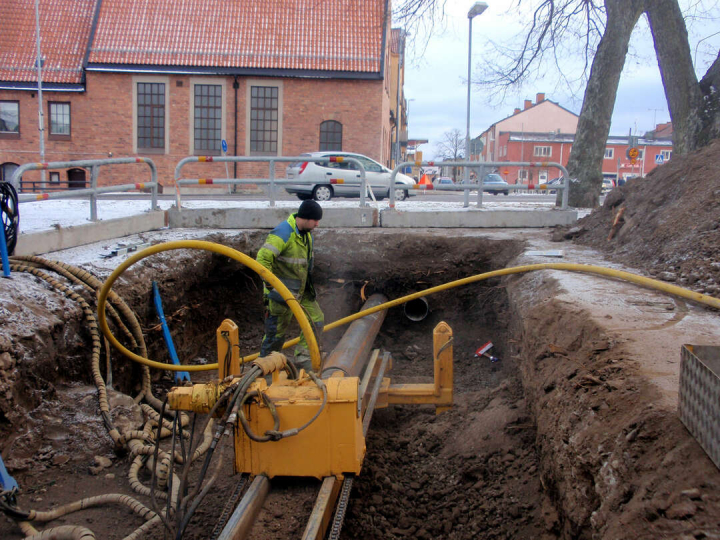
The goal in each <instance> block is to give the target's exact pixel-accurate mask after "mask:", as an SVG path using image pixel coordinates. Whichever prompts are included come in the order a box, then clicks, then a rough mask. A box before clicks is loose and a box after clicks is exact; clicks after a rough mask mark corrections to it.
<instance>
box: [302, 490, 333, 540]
mask: <svg viewBox="0 0 720 540" xmlns="http://www.w3.org/2000/svg"><path fill="white" fill-rule="evenodd" d="M339 492H340V483H339V482H338V480H337V478H335V477H334V476H326V477H325V479H324V480H323V483H322V486H321V487H320V493H319V494H318V496H317V500H316V501H315V506H314V507H313V511H312V514H311V515H310V519H309V520H308V522H307V525H306V526H305V532H304V533H303V535H302V540H322V538H324V537H325V533H326V532H327V528H328V524H329V523H330V518H332V510H333V508H334V507H335V502H336V501H337V497H338V494H339Z"/></svg>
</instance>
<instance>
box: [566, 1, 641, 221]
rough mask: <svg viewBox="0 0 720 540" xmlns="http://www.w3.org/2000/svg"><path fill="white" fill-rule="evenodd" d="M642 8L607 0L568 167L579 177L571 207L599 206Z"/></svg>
mask: <svg viewBox="0 0 720 540" xmlns="http://www.w3.org/2000/svg"><path fill="white" fill-rule="evenodd" d="M643 8H644V2H643V1H642V0H605V9H606V11H607V24H606V26H605V32H604V33H603V36H602V39H601V40H600V44H599V45H598V50H597V52H596V53H595V58H594V59H593V63H592V68H591V70H590V79H589V80H588V85H587V88H586V89H585V97H584V99H583V105H582V110H581V111H580V119H579V120H578V126H577V132H576V134H575V142H574V143H573V147H572V151H571V153H570V159H569V161H568V166H567V168H568V172H569V174H570V178H573V179H577V181H576V182H572V185H571V186H570V197H569V204H570V206H575V207H584V208H588V207H589V208H594V207H596V206H597V205H598V199H599V196H600V189H601V188H602V161H603V158H604V157H605V146H606V144H607V137H608V133H609V132H610V119H611V118H612V112H613V108H614V107H615V97H616V95H617V88H618V83H619V82H620V74H621V73H622V69H623V66H624V65H625V56H626V54H627V50H628V43H629V41H630V34H632V31H633V28H635V24H636V23H637V20H638V18H639V17H640V15H641V14H642V12H643Z"/></svg>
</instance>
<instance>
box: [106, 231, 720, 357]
mask: <svg viewBox="0 0 720 540" xmlns="http://www.w3.org/2000/svg"><path fill="white" fill-rule="evenodd" d="M184 242H190V243H192V242H195V243H202V244H209V245H212V246H216V244H213V243H211V242H200V241H192V240H186V241H184ZM176 243H177V242H170V244H176ZM164 245H165V244H159V245H158V246H153V248H156V247H160V246H164ZM185 247H192V246H185ZM220 247H223V246H220ZM153 248H148V249H153ZM167 249H179V248H167ZM167 249H164V250H159V251H167ZM200 249H205V247H202V248H200ZM226 249H229V248H226ZM145 251H147V250H145ZM145 251H141V252H140V253H138V254H136V255H135V256H134V258H136V260H139V258H144V257H139V256H143V254H144V253H145ZM210 251H214V250H210ZM231 251H233V252H235V253H237V254H238V255H243V254H242V253H240V252H238V251H235V250H231ZM144 256H147V255H144ZM138 257H139V258H138ZM243 257H245V258H247V256H246V255H243ZM233 258H234V257H233ZM131 260H132V258H131V259H128V261H126V262H125V268H127V267H128V266H130V264H132V263H131V262H130V261H131ZM236 260H239V259H236ZM250 260H251V261H253V262H255V261H254V260H252V259H250ZM133 262H135V261H133ZM241 262H242V261H241ZM120 268H121V267H118V270H120ZM118 270H116V272H118ZM263 270H265V271H266V272H267V270H266V269H265V268H264V267H263ZM535 270H564V271H567V272H578V273H585V274H594V275H598V276H602V277H606V278H612V279H621V280H624V281H628V282H630V283H635V284H636V285H640V286H642V287H646V288H649V289H655V290H658V291H661V292H664V293H667V294H672V295H675V296H679V297H681V298H685V299H686V300H692V301H693V302H698V303H700V304H704V305H706V306H709V307H713V308H716V309H720V299H718V298H715V297H713V296H708V295H706V294H702V293H698V292H695V291H691V290H689V289H684V288H683V287H678V286H677V285H671V284H670V283H665V282H664V281H658V280H657V279H652V278H648V277H644V276H639V275H637V274H633V273H631V272H625V271H623V270H615V269H612V268H606V267H604V266H596V265H592V264H575V263H542V264H528V265H523V266H513V267H511V268H503V269H501V270H493V271H492V272H485V273H483V274H476V275H474V276H470V277H466V278H463V279H458V280H455V281H451V282H449V283H445V284H443V285H438V286H437V287H431V288H429V289H425V290H424V291H419V292H416V293H413V294H409V295H407V296H403V297H401V298H397V299H396V300H391V301H390V302H385V303H384V304H380V305H379V306H375V307H372V308H370V309H366V310H364V311H358V312H357V313H355V314H353V315H349V316H347V317H344V318H342V319H338V320H337V321H335V322H332V323H330V324H326V325H325V327H324V328H323V332H327V331H328V330H332V329H333V328H337V327H339V326H343V325H345V324H348V323H350V322H352V321H354V320H356V319H359V318H361V317H366V316H367V315H372V314H373V313H377V312H378V311H381V310H384V309H390V308H391V307H395V306H399V305H401V304H404V303H405V302H409V301H410V300H415V299H416V298H421V297H423V296H429V295H431V294H435V293H438V292H442V291H446V290H448V289H453V288H455V287H460V286H463V285H469V284H470V283H475V282H477V281H484V280H486V279H491V278H494V277H502V276H508V275H511V274H523V273H525V272H533V271H535ZM119 273H121V272H119ZM119 273H118V275H119ZM258 273H260V272H258ZM268 274H270V273H269V272H268ZM262 275H263V274H261V277H262ZM270 275H272V274H270ZM110 277H111V278H112V277H113V276H110ZM274 277H275V276H273V278H274ZM115 278H117V276H115ZM263 279H265V278H264V277H263ZM275 279H277V278H275ZM108 281H109V280H108ZM268 281H269V280H268ZM270 283H272V282H270ZM105 286H107V282H106V285H105ZM273 286H274V285H273ZM103 289H105V287H103ZM101 294H102V293H101ZM283 298H284V297H283ZM99 309H100V304H99V303H98V310H99ZM293 313H295V312H294V311H293ZM295 317H296V318H297V319H298V321H302V320H304V317H299V316H298V315H297V314H295ZM305 322H307V321H305ZM102 323H103V324H105V319H104V318H103V319H102ZM106 327H107V325H106V324H105V326H104V327H103V326H102V325H101V328H102V329H103V332H105V328H106ZM303 332H304V333H305V335H306V336H309V335H311V334H312V332H310V334H308V333H307V332H306V330H305V328H303ZM108 333H109V331H108ZM106 336H108V334H107V333H106ZM109 337H110V336H108V338H109ZM113 339H114V338H113ZM308 339H309V341H308V344H309V343H310V339H312V338H308ZM111 341H112V340H111ZM299 341H300V338H299V337H296V338H294V339H291V340H289V341H286V342H285V343H284V344H283V349H287V348H288V347H292V346H293V345H296V344H297V343H298V342H299ZM312 342H313V343H315V340H314V339H312ZM121 350H122V349H121ZM258 356H259V353H255V354H251V355H249V356H246V357H244V358H243V361H244V362H252V361H253V360H255V359H256V358H257V357H258ZM130 358H132V359H133V360H135V359H136V358H137V361H138V362H141V363H143V362H152V361H151V360H147V359H145V358H141V357H138V356H137V355H133V356H131V357H130ZM154 364H158V363H157V362H155V363H154ZM148 365H149V364H148ZM154 367H155V366H154ZM158 367H160V368H161V369H172V370H173V371H179V370H184V369H186V368H190V369H192V370H193V371H203V370H213V369H217V367H218V366H217V364H206V365H204V366H169V365H168V364H159V366H158Z"/></svg>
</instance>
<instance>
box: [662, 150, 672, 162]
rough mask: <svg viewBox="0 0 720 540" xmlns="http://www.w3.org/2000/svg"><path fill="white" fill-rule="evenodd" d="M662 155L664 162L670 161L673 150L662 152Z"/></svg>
mask: <svg viewBox="0 0 720 540" xmlns="http://www.w3.org/2000/svg"><path fill="white" fill-rule="evenodd" d="M660 153H661V154H662V157H663V161H670V158H671V157H672V150H661V151H660Z"/></svg>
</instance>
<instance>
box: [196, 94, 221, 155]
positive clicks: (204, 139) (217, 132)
mask: <svg viewBox="0 0 720 540" xmlns="http://www.w3.org/2000/svg"><path fill="white" fill-rule="evenodd" d="M221 132H222V86H220V85H215V84H196V85H195V153H196V154H203V155H205V154H207V155H211V156H217V155H220V148H221V146H220V145H221V140H222V133H221Z"/></svg>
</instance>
